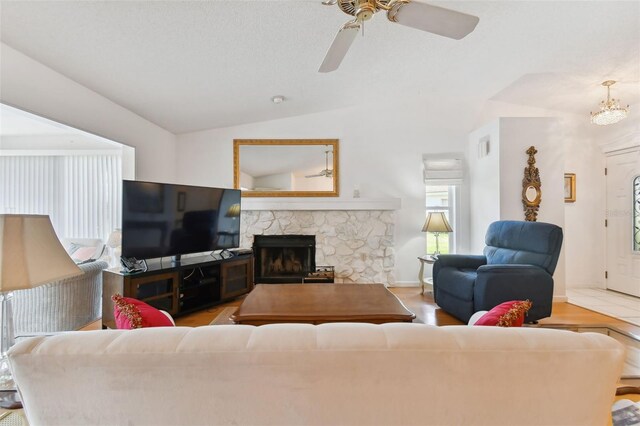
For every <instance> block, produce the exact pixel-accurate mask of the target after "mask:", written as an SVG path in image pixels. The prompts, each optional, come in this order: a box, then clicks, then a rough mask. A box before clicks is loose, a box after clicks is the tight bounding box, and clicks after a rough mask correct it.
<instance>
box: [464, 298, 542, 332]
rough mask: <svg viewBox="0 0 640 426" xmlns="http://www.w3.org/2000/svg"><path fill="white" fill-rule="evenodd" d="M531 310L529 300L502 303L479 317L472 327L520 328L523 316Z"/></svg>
mask: <svg viewBox="0 0 640 426" xmlns="http://www.w3.org/2000/svg"><path fill="white" fill-rule="evenodd" d="M529 309H531V302H530V301H529V300H512V301H509V302H504V303H501V304H499V305H498V306H496V307H495V308H493V309H491V310H490V311H489V312H487V313H486V314H484V315H483V316H481V317H480V319H479V320H478V321H476V323H475V324H474V325H494V326H498V327H522V323H524V316H525V314H526V313H527V312H528V311H529Z"/></svg>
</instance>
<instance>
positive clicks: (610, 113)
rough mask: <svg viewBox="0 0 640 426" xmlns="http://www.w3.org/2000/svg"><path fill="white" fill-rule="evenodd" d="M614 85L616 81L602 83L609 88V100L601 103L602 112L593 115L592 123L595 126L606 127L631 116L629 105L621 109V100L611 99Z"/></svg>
mask: <svg viewBox="0 0 640 426" xmlns="http://www.w3.org/2000/svg"><path fill="white" fill-rule="evenodd" d="M614 84H616V82H615V81H614V80H607V81H604V82H602V85H603V86H605V87H606V88H607V100H606V101H602V102H600V111H598V112H592V113H591V122H592V123H593V124H597V125H598V126H606V125H608V124H614V123H617V122H618V121H620V120H622V119H624V118H626V117H627V115H629V105H627V106H626V107H621V106H620V100H619V99H613V98H611V86H613V85H614Z"/></svg>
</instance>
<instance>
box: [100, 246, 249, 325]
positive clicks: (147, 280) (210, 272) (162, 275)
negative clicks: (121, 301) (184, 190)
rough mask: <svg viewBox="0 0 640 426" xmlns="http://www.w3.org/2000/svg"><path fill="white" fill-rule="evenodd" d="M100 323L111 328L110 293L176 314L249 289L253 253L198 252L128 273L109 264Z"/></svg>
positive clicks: (227, 298)
mask: <svg viewBox="0 0 640 426" xmlns="http://www.w3.org/2000/svg"><path fill="white" fill-rule="evenodd" d="M102 289H103V291H102V325H103V326H107V327H110V328H115V322H114V318H113V302H112V301H111V296H112V295H113V294H115V293H120V294H122V295H123V296H125V297H133V298H135V299H139V300H142V301H143V302H145V303H148V304H149V305H151V306H154V307H156V308H158V309H162V310H165V311H167V312H169V313H170V314H171V315H172V316H180V315H183V314H186V313H189V312H193V311H197V310H200V309H204V308H206V307H209V306H212V305H216V304H219V303H223V302H226V301H228V300H230V299H233V298H234V297H237V296H240V295H242V294H245V293H248V292H249V291H251V289H253V255H251V254H246V255H239V256H235V257H232V258H229V259H214V258H213V257H211V256H209V255H207V256H198V257H187V258H183V259H182V261H181V262H180V263H179V264H172V263H171V262H170V261H167V262H164V263H160V262H157V263H156V262H154V263H149V264H148V270H147V271H146V272H137V273H133V274H128V273H126V272H122V271H121V268H120V267H118V268H111V269H106V270H105V271H103V275H102Z"/></svg>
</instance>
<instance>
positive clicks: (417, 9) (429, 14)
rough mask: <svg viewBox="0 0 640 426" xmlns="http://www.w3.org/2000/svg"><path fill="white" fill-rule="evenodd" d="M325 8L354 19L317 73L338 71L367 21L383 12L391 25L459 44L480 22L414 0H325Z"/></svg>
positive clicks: (337, 37) (340, 33)
mask: <svg viewBox="0 0 640 426" xmlns="http://www.w3.org/2000/svg"><path fill="white" fill-rule="evenodd" d="M322 4H324V5H325V6H333V5H335V4H337V5H338V7H340V10H342V11H343V12H344V13H346V14H347V15H352V16H354V17H355V19H354V20H352V21H349V22H347V23H346V24H344V25H343V26H342V28H340V30H339V31H338V34H337V35H336V38H335V39H334V40H333V43H332V44H331V47H329V50H328V51H327V54H326V56H325V58H324V61H322V65H320V69H319V70H318V72H323V73H326V72H331V71H335V70H336V69H338V67H339V66H340V63H341V62H342V60H343V59H344V57H345V56H346V54H347V51H348V50H349V47H350V46H351V44H352V43H353V41H354V40H355V38H356V35H357V34H358V31H359V30H360V27H362V30H363V34H364V23H365V21H368V20H369V19H371V18H372V17H373V15H375V14H376V12H379V11H381V10H386V11H387V18H388V19H389V20H390V21H391V22H396V23H398V24H401V25H405V26H407V27H411V28H416V29H419V30H422V31H427V32H430V33H434V34H438V35H441V36H444V37H449V38H453V39H456V40H460V39H461V38H463V37H465V36H466V35H467V34H469V33H470V32H472V31H473V30H474V29H475V27H476V25H477V24H478V21H479V18H478V17H477V16H473V15H467V14H466V13H462V12H457V11H455V10H451V9H445V8H443V7H439V6H432V5H430V4H426V3H420V2H417V1H413V0H324V1H323V2H322Z"/></svg>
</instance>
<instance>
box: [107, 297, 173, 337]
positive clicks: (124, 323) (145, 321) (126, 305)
mask: <svg viewBox="0 0 640 426" xmlns="http://www.w3.org/2000/svg"><path fill="white" fill-rule="evenodd" d="M111 300H113V302H114V305H113V316H114V317H115V320H116V327H117V328H119V329H122V330H131V329H134V328H142V327H172V326H173V324H172V323H171V320H170V319H169V318H168V317H167V316H166V315H165V314H163V313H162V312H160V311H159V310H158V309H156V308H154V307H153V306H151V305H148V304H146V303H144V302H141V301H140V300H137V299H132V298H130V297H122V296H121V295H119V294H114V295H113V296H111Z"/></svg>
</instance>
